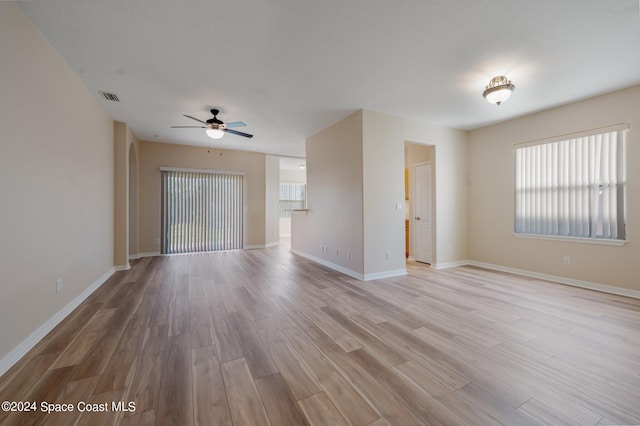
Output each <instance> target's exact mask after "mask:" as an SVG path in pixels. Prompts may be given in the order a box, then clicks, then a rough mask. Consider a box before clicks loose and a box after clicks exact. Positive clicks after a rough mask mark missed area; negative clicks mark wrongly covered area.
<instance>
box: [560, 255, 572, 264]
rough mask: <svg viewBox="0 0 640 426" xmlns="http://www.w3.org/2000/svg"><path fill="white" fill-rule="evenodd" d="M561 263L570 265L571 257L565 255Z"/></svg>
mask: <svg viewBox="0 0 640 426" xmlns="http://www.w3.org/2000/svg"><path fill="white" fill-rule="evenodd" d="M562 264H563V265H564V266H571V257H569V256H565V257H563V258H562Z"/></svg>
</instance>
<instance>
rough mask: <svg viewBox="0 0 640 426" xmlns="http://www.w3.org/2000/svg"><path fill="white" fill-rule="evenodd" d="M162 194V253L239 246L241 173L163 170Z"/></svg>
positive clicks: (241, 194) (240, 235) (240, 230)
mask: <svg viewBox="0 0 640 426" xmlns="http://www.w3.org/2000/svg"><path fill="white" fill-rule="evenodd" d="M162 194H163V197H162V229H163V238H162V241H163V244H162V253H165V254H171V253H193V252H203V251H216V250H233V249H240V248H242V246H243V238H242V227H243V215H242V213H243V176H242V175H240V174H224V173H210V172H188V171H171V170H163V171H162Z"/></svg>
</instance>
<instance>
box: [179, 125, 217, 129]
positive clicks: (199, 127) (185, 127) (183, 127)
mask: <svg viewBox="0 0 640 426" xmlns="http://www.w3.org/2000/svg"><path fill="white" fill-rule="evenodd" d="M171 128H172V129H208V128H209V127H208V126H207V127H205V126H171Z"/></svg>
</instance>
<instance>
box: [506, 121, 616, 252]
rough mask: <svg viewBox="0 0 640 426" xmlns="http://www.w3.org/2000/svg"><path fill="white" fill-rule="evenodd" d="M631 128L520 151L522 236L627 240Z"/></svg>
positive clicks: (518, 204)
mask: <svg viewBox="0 0 640 426" xmlns="http://www.w3.org/2000/svg"><path fill="white" fill-rule="evenodd" d="M625 130H626V129H616V130H612V131H607V132H603V133H597V134H591V135H586V136H580V137H575V138H572V139H566V140H560V141H554V142H550V143H541V144H536V145H531V146H524V147H519V148H516V150H515V172H516V173H515V190H516V194H515V231H516V233H527V234H543V235H558V236H568V237H586V238H603V239H621V240H624V239H625V201H624V196H625V184H626V182H625V139H624V138H625Z"/></svg>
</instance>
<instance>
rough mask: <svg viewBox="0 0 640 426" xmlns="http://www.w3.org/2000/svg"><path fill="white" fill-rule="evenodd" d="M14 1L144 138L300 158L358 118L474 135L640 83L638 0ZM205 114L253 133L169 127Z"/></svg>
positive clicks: (113, 111)
mask: <svg viewBox="0 0 640 426" xmlns="http://www.w3.org/2000/svg"><path fill="white" fill-rule="evenodd" d="M19 5H20V6H21V7H22V9H23V10H24V11H25V13H26V14H27V16H28V17H29V18H30V19H31V21H32V22H34V24H35V25H36V26H37V27H38V28H39V29H40V31H41V32H42V33H43V34H44V36H45V37H46V38H47V39H48V40H49V42H50V43H51V44H52V45H53V46H54V47H55V48H56V50H57V51H58V52H59V53H60V55H61V56H62V57H63V58H64V59H65V60H66V61H67V63H68V64H69V66H70V67H71V68H72V70H73V71H74V72H75V73H76V74H77V75H78V76H79V77H80V78H81V79H82V80H83V82H84V84H85V85H86V86H87V87H88V89H89V90H90V91H91V92H92V93H94V94H95V96H96V98H98V99H99V102H100V103H101V104H102V105H103V106H104V108H105V110H106V111H107V113H108V114H109V115H110V116H111V117H112V118H113V119H115V120H119V121H123V122H126V123H128V124H129V126H130V127H131V129H132V130H133V131H134V132H135V134H136V135H137V136H138V137H139V138H141V139H145V140H155V141H161V142H172V143H181V144H189V145H202V146H216V147H223V148H233V149H244V150H252V151H259V152H267V153H272V154H281V155H292V156H303V155H304V140H305V138H306V137H308V136H310V135H312V134H313V133H315V132H317V131H319V130H321V129H323V128H325V127H327V126H328V125H331V124H333V123H334V122H335V121H337V120H338V119H340V118H343V117H345V116H346V115H348V114H349V113H351V112H353V111H355V110H357V109H360V108H367V109H372V110H377V111H382V112H386V113H390V114H395V115H400V116H406V117H413V118H417V119H421V120H425V121H428V122H431V123H434V124H440V125H445V126H450V127H454V128H459V129H473V128H476V127H481V126H484V125H487V124H490V123H495V122H498V121H502V120H506V119H509V118H513V117H516V116H520V115H524V114H527V113H530V112H533V111H538V110H542V109H546V108H550V107H553V106H556V105H560V104H563V103H567V102H571V101H574V100H578V99H582V98H586V97H589V96H592V95H596V94H600V93H604V92H607V91H611V90H614V89H618V88H623V87H628V86H631V85H634V84H638V83H640V16H639V13H638V0H606V1H605V0H561V1H560V0H535V1H519V0H456V1H451V0H396V1H389V0H322V1H318V0H315V1H311V0H224V1H223V0H213V1H212V0H187V1H178V0H108V1H105V0H56V1H50V0H31V1H23V2H19ZM500 74H504V75H506V76H507V77H508V78H510V79H511V80H512V81H513V83H514V84H515V85H516V90H515V92H514V94H513V96H512V97H511V99H509V100H508V101H507V102H505V103H504V104H503V105H501V106H499V107H497V106H495V105H490V104H488V103H487V102H486V101H484V99H483V98H482V96H481V93H482V90H483V89H484V86H485V85H486V84H487V83H488V82H489V80H490V79H491V77H493V76H495V75H500ZM100 90H103V91H107V92H113V93H116V94H117V95H119V97H120V99H121V102H120V103H113V102H108V101H106V100H103V99H101V98H99V97H98V91H100ZM213 107H216V108H219V109H220V110H221V113H220V115H219V118H221V119H222V120H224V121H244V122H245V123H247V127H245V128H241V129H238V130H242V131H245V132H248V133H252V134H254V135H255V137H254V138H253V139H250V140H249V139H245V138H241V137H238V136H234V135H230V134H227V135H225V137H224V138H223V139H221V140H220V141H212V140H211V139H209V138H207V137H206V136H205V134H204V132H203V131H202V130H200V129H171V128H170V126H171V125H190V124H194V122H192V121H191V120H189V119H187V118H184V117H183V116H182V114H189V115H193V116H196V117H199V118H201V119H207V118H209V117H210V115H209V112H208V111H209V109H211V108H213Z"/></svg>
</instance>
